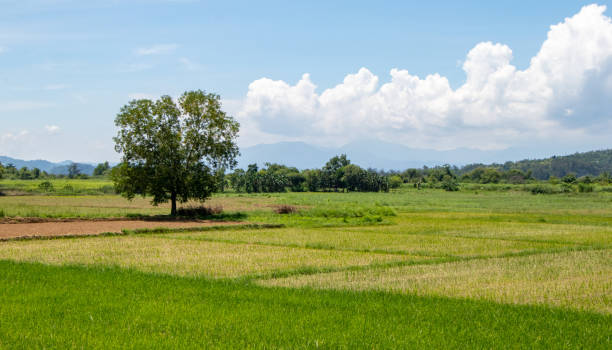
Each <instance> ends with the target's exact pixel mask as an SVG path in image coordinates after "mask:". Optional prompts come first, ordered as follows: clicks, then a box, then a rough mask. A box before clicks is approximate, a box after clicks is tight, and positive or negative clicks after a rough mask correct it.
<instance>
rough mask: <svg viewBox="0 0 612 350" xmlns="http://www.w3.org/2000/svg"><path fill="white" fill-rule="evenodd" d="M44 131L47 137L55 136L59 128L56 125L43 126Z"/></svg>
mask: <svg viewBox="0 0 612 350" xmlns="http://www.w3.org/2000/svg"><path fill="white" fill-rule="evenodd" d="M45 130H46V131H47V134H49V135H55V134H57V133H58V132H59V131H60V127H59V126H57V125H45Z"/></svg>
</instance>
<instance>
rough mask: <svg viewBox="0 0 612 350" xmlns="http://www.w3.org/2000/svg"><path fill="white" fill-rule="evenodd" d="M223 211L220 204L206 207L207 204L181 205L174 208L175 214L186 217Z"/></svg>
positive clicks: (215, 213)
mask: <svg viewBox="0 0 612 350" xmlns="http://www.w3.org/2000/svg"><path fill="white" fill-rule="evenodd" d="M222 212H223V207H222V206H216V207H207V206H203V205H201V206H187V207H181V208H178V209H177V210H176V215H178V216H186V217H207V216H211V215H218V214H221V213H222Z"/></svg>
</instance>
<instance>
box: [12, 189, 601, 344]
mask: <svg viewBox="0 0 612 350" xmlns="http://www.w3.org/2000/svg"><path fill="white" fill-rule="evenodd" d="M207 204H208V205H211V206H222V207H223V208H224V214H223V215H224V217H225V218H230V217H240V218H241V220H244V222H245V223H244V224H243V225H239V226H234V227H225V228H223V229H217V228H210V229H207V230H202V231H196V232H194V230H192V229H189V230H151V231H135V232H127V233H126V234H125V235H120V236H118V235H114V236H110V235H109V236H104V237H87V238H83V237H80V238H64V239H52V240H20V241H8V242H0V276H2V278H0V290H2V298H3V299H2V300H3V301H2V302H1V303H0V348H32V347H34V348H42V347H45V348H66V347H75V348H125V347H137V348H152V347H153V348H182V347H185V348H190V347H191V348H203V347H205V348H208V347H225V348H237V347H238V348H244V347H248V348H306V347H317V346H318V347H327V348H338V347H341V348H547V349H548V348H610V347H611V346H612V297H611V294H610V290H612V277H611V276H612V265H611V261H612V225H611V223H612V193H608V192H594V193H574V194H553V195H532V194H530V193H528V192H525V191H513V190H510V191H484V192H481V191H473V192H472V191H461V192H458V193H457V192H455V193H449V192H444V191H441V190H431V189H428V190H422V191H417V190H412V189H406V188H404V189H401V190H400V191H396V192H391V193H281V194H252V195H244V194H223V195H215V196H214V197H213V198H212V199H211V200H210V201H209V202H208V203H207ZM283 204H287V205H293V206H296V207H297V208H298V209H299V210H298V212H296V213H293V214H277V213H275V211H274V210H275V208H277V207H278V205H283ZM0 212H2V213H3V214H4V216H6V217H9V218H10V217H14V216H38V217H84V218H87V217H108V216H111V217H112V216H114V217H121V216H152V215H164V214H167V212H168V206H167V205H164V206H160V207H152V206H151V205H150V204H149V203H148V201H147V200H146V199H142V198H137V199H136V200H134V201H132V202H128V201H126V200H125V199H123V198H121V197H119V196H115V195H105V196H19V197H12V196H5V197H0ZM255 224H259V225H255ZM262 224H263V225H262ZM270 225H275V226H270Z"/></svg>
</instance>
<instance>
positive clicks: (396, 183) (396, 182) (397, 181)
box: [389, 175, 404, 188]
mask: <svg viewBox="0 0 612 350" xmlns="http://www.w3.org/2000/svg"><path fill="white" fill-rule="evenodd" d="M403 183H404V180H402V178H401V177H400V176H399V175H393V176H391V177H390V178H389V187H390V188H400V187H401V186H402V184H403Z"/></svg>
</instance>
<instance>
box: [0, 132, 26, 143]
mask: <svg viewBox="0 0 612 350" xmlns="http://www.w3.org/2000/svg"><path fill="white" fill-rule="evenodd" d="M29 135H30V132H29V131H27V130H21V131H20V132H17V133H10V132H7V133H4V134H2V135H0V144H2V143H4V142H15V141H19V140H23V139H24V138H26V137H28V136H29Z"/></svg>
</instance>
